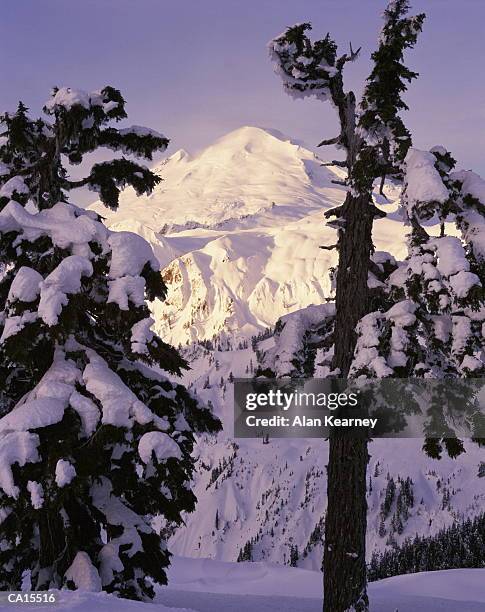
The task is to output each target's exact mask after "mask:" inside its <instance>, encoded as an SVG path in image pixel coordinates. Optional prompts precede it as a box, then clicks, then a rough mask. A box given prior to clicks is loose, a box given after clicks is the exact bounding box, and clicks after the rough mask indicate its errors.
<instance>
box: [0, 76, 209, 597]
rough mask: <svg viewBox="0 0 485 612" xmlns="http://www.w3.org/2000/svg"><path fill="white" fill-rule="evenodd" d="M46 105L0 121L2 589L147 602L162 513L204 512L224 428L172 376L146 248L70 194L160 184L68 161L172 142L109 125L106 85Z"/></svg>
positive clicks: (112, 203)
mask: <svg viewBox="0 0 485 612" xmlns="http://www.w3.org/2000/svg"><path fill="white" fill-rule="evenodd" d="M44 110H45V112H46V114H47V116H48V117H47V118H46V119H38V120H36V121H33V120H31V119H30V118H29V117H28V114H27V109H26V108H25V106H23V105H22V104H20V105H19V106H18V109H17V111H16V112H15V113H13V114H4V115H3V116H2V117H1V118H0V120H1V140H0V253H1V255H0V261H1V266H2V269H1V276H0V311H1V313H0V415H1V417H2V418H0V566H1V570H0V588H1V589H3V590H8V589H20V588H21V585H22V581H23V579H26V578H27V579H28V580H30V583H31V588H32V589H33V590H45V589H50V588H62V587H68V588H82V589H87V590H101V589H103V590H106V591H109V592H113V593H117V594H119V595H121V596H124V597H129V598H134V599H143V598H150V597H151V596H153V593H154V590H153V583H164V582H165V581H166V578H165V571H164V570H165V568H166V567H167V565H168V563H169V552H168V551H167V550H166V546H165V543H164V542H163V541H161V539H160V537H159V535H158V533H156V531H155V530H154V529H153V528H152V523H151V519H152V517H153V516H154V515H158V514H160V515H163V516H165V517H166V518H167V519H168V520H169V521H174V522H177V521H180V517H181V513H182V512H185V511H191V510H192V509H193V508H194V503H195V497H194V495H193V493H192V491H191V490H190V479H191V476H192V472H193V468H194V463H193V459H192V458H191V451H192V448H193V444H194V432H211V431H215V430H217V429H218V428H219V422H218V421H217V419H215V418H214V417H213V416H212V414H211V413H210V411H209V410H207V409H205V408H203V407H200V406H199V405H198V404H197V402H196V401H195V400H194V398H193V397H192V396H191V395H190V393H189V392H188V391H187V390H186V389H185V388H184V387H182V386H181V385H179V384H177V383H176V382H172V381H171V380H169V378H167V375H166V374H164V372H166V373H168V374H178V373H179V372H180V371H181V369H182V368H184V367H185V366H186V363H185V362H184V360H183V359H182V358H181V357H180V356H179V354H178V353H177V351H176V350H175V349H174V348H172V347H171V346H169V345H167V344H165V343H164V342H163V341H162V340H161V339H160V338H158V337H157V336H156V335H155V334H154V333H153V332H152V331H151V327H152V324H153V320H152V319H151V318H150V311H149V309H148V306H147V304H146V300H153V299H154V298H159V299H163V298H164V296H165V291H166V288H165V285H164V283H163V281H162V278H161V275H160V272H159V266H158V262H157V260H156V259H155V257H154V255H153V252H152V250H151V247H150V246H149V244H148V243H147V242H145V240H144V239H142V238H141V237H140V236H137V235H135V234H132V233H129V232H112V231H109V230H108V229H107V228H106V227H105V226H104V225H103V223H102V219H101V217H100V216H99V215H97V214H96V213H94V212H92V211H89V210H85V209H83V208H80V207H78V206H76V205H75V204H74V203H71V202H70V201H69V200H68V195H69V192H70V190H71V189H73V188H75V187H79V186H84V185H85V186H88V187H89V188H90V189H92V190H94V191H96V192H97V193H99V197H100V199H101V200H102V201H103V202H104V203H105V204H106V205H107V206H109V207H111V208H116V207H117V205H118V196H119V193H120V190H121V189H123V188H124V187H126V186H132V187H133V188H134V189H135V191H136V192H137V193H140V194H141V193H149V192H150V190H151V189H152V188H153V187H154V186H155V185H156V184H157V183H158V182H159V181H160V180H161V179H160V178H159V177H158V176H156V175H155V174H153V173H152V172H151V171H150V170H149V169H148V168H146V167H145V166H143V165H140V164H138V163H136V162H134V161H131V160H130V159H128V158H126V157H124V156H122V157H118V158H116V159H113V160H111V161H106V162H101V163H96V164H94V165H93V166H92V167H91V169H90V171H89V172H88V174H87V176H86V178H84V179H81V180H76V181H74V180H71V179H70V177H69V175H68V171H67V169H66V162H70V163H71V164H79V163H81V162H82V161H83V158H84V156H85V155H86V154H87V153H90V152H93V151H95V150H97V149H98V148H99V147H107V148H109V149H112V150H113V151H118V152H121V153H123V154H125V155H134V156H137V157H144V158H146V159H151V158H152V154H153V153H154V152H155V151H157V150H159V151H162V150H164V149H165V148H166V146H167V143H168V141H167V139H166V138H165V137H164V136H162V135H161V134H159V133H157V132H155V131H153V130H149V129H146V128H142V127H138V126H133V127H129V128H122V129H117V128H115V127H112V126H111V125H110V122H111V121H112V120H114V121H118V120H121V119H124V118H125V117H126V113H125V109H124V100H123V98H122V96H121V94H120V92H119V91H117V90H115V89H113V88H111V87H105V88H104V89H103V90H101V91H97V92H92V93H86V92H83V91H79V90H75V89H70V88H62V89H55V90H54V91H53V92H52V95H51V97H50V99H49V101H48V102H47V104H46V105H45V108H44Z"/></svg>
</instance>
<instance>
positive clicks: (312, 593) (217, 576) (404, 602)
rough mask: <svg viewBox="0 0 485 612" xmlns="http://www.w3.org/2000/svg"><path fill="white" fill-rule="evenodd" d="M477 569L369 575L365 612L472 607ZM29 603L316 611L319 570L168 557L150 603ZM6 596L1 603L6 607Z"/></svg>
mask: <svg viewBox="0 0 485 612" xmlns="http://www.w3.org/2000/svg"><path fill="white" fill-rule="evenodd" d="M484 581H485V570H473V569H466V570H449V571H441V572H424V573H422V574H409V575H406V576H397V577H395V578H389V579H387V580H382V581H380V582H375V583H371V584H370V586H369V598H370V604H371V610H372V612H392V611H394V610H399V611H401V612H406V611H408V610H413V611H414V612H479V611H480V610H483V609H484V607H485V591H484V589H483V584H484ZM21 607H22V608H24V609H29V610H33V609H35V610H52V609H56V610H66V611H69V612H85V611H87V610H89V611H90V612H91V611H92V612H101V611H102V612H115V611H116V612H214V610H220V611H221V612H320V611H321V608H322V575H321V574H320V572H312V571H308V570H300V569H295V568H283V567H278V566H275V565H271V564H269V563H237V564H235V563H221V562H217V561H211V560H208V559H203V560H202V559H201V560H194V559H184V558H176V559H174V562H173V565H172V567H171V569H170V572H169V585H168V587H162V588H157V595H156V597H155V600H154V602H153V603H141V602H135V601H130V600H128V599H118V598H116V597H113V596H112V595H106V594H103V593H86V592H82V591H75V592H72V591H61V592H59V602H58V603H57V604H56V605H55V606H54V607H53V606H52V604H50V605H42V604H34V605H28V604H26V605H22V606H21ZM10 609H12V604H1V603H0V610H10Z"/></svg>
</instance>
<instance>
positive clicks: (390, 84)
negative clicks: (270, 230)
mask: <svg viewBox="0 0 485 612" xmlns="http://www.w3.org/2000/svg"><path fill="white" fill-rule="evenodd" d="M408 11H409V3H408V2H407V0H390V1H389V2H388V5H387V8H386V10H385V12H384V26H383V28H382V30H381V35H380V39H379V44H378V48H377V50H376V51H375V52H374V53H373V54H372V60H373V69H372V72H371V74H370V76H369V78H368V79H367V83H366V86H365V88H364V93H363V96H362V99H361V101H360V103H357V101H356V97H355V95H354V93H353V92H352V91H346V90H345V89H344V81H343V71H344V67H345V65H346V64H347V62H351V61H354V60H355V59H356V58H357V57H358V54H359V51H360V50H357V51H354V50H353V49H352V46H351V47H350V52H349V53H344V54H342V55H338V53H337V45H336V43H335V42H334V41H333V40H332V39H331V38H330V36H329V35H328V34H327V36H326V37H325V38H323V39H321V40H318V41H315V42H313V41H312V40H311V39H310V38H309V37H308V36H307V32H308V31H309V30H310V29H311V25H310V24H308V23H303V24H299V25H296V26H294V27H292V28H289V29H288V30H287V31H286V32H284V33H283V34H281V35H280V36H278V37H277V38H275V39H274V40H273V41H271V42H270V44H269V51H270V56H271V58H272V60H273V61H274V64H275V70H276V72H277V73H278V74H279V75H280V76H281V77H282V80H283V86H284V89H285V90H286V91H287V93H289V94H290V95H292V96H293V97H296V98H305V97H309V96H315V97H316V98H317V99H319V100H322V101H327V100H328V101H330V102H331V103H332V104H333V106H334V107H335V108H336V110H337V113H338V119H339V125H340V130H339V133H338V134H337V135H336V136H335V137H333V138H330V139H326V140H324V141H322V142H321V143H320V145H321V146H323V145H336V146H337V148H339V149H341V150H343V152H344V154H345V159H344V160H335V161H333V162H332V163H331V165H336V166H340V167H343V168H346V169H347V171H348V176H347V180H346V183H347V184H348V186H349V190H348V192H347V197H346V199H345V202H344V203H343V204H342V205H341V206H339V207H337V208H335V209H332V210H330V211H328V212H327V213H326V216H327V218H330V219H331V221H330V222H329V225H332V226H333V227H335V228H336V229H337V231H338V242H337V245H334V246H336V248H337V250H338V254H339V263H338V269H337V273H336V300H335V312H331V311H330V309H329V307H328V306H329V305H325V309H323V308H322V312H321V319H320V321H316V320H315V317H314V316H309V315H310V314H312V315H314V314H315V312H316V311H315V308H316V307H312V308H313V309H314V310H313V311H312V312H311V313H310V310H309V309H306V310H304V311H302V312H301V313H300V314H296V315H295V316H292V315H287V320H286V321H282V323H281V324H279V325H277V326H276V346H275V347H274V348H273V349H272V350H271V352H270V354H268V355H266V356H263V359H262V364H263V368H262V369H265V371H266V372H268V371H270V372H271V371H273V372H274V373H276V374H278V375H288V374H291V375H295V373H296V374H299V375H308V363H306V364H305V362H307V361H308V359H310V360H311V358H312V357H313V356H314V353H315V348H316V347H318V346H325V347H327V350H326V353H325V360H326V362H327V363H328V374H329V375H332V376H338V377H342V378H345V377H348V376H350V377H354V376H369V377H386V376H395V377H396V376H426V375H428V376H434V377H441V376H448V375H454V376H462V375H464V376H466V375H472V374H473V375H475V376H477V375H483V353H482V352H481V351H482V349H483V327H482V318H483V316H482V314H481V313H482V312H483V310H480V308H481V304H483V288H482V287H483V280H484V279H483V261H482V260H480V257H479V250H480V245H483V242H482V241H483V234H481V233H480V232H481V230H479V229H478V228H479V227H482V226H483V202H484V201H485V200H484V199H483V198H482V196H481V195H480V194H478V193H477V192H476V185H477V183H476V179H475V178H473V180H472V179H471V175H464V174H459V175H458V176H457V175H456V174H455V175H450V170H451V168H452V162H451V158H450V156H449V155H448V154H447V153H446V151H444V150H442V149H435V150H434V151H433V152H432V153H424V154H422V153H420V152H417V151H415V150H413V149H411V148H410V147H411V136H410V133H409V131H408V130H407V128H406V127H405V125H404V123H403V121H402V118H401V117H400V115H399V113H400V111H402V110H405V109H406V108H407V106H406V104H405V102H404V101H403V99H402V94H403V93H404V92H405V91H406V89H407V84H408V83H409V82H410V81H412V79H414V78H416V76H417V74H416V73H415V72H413V71H411V70H410V69H409V68H407V67H406V66H405V65H404V63H403V57H404V52H405V51H406V49H408V48H412V47H413V46H414V45H415V43H416V41H417V36H418V34H419V32H420V31H421V29H422V25H423V21H424V15H422V14H421V15H417V16H409V15H408ZM425 160H428V161H427V162H426V161H425ZM423 162H424V164H425V166H426V165H427V170H426V169H425V174H424V176H421V177H420V176H419V170H418V173H417V175H418V178H417V179H416V180H413V179H412V178H411V175H412V173H413V167H414V165H415V164H416V168H419V167H420V166H421V165H422V164H423ZM404 173H405V174H406V179H405V180H406V189H405V200H404V201H405V207H406V221H408V222H409V223H411V226H412V228H413V229H412V233H411V236H410V243H409V247H410V255H409V257H408V259H407V261H406V262H405V263H403V264H397V262H396V261H395V260H394V259H393V258H392V257H391V256H390V255H389V254H383V253H374V247H373V244H372V226H373V223H374V221H375V220H376V219H379V218H380V217H383V216H385V213H383V212H382V211H381V210H380V209H378V208H377V207H376V206H375V204H374V202H373V197H372V190H373V187H374V183H375V181H376V180H379V181H380V185H381V192H382V187H383V185H384V181H385V178H386V177H389V176H390V177H392V178H393V180H402V179H403V177H404ZM427 173H431V174H432V175H433V176H434V179H435V183H434V184H433V186H434V187H435V188H436V191H435V192H430V193H428V194H426V193H424V194H421V195H420V197H416V195H413V193H414V194H415V190H416V191H419V189H420V185H422V184H423V178H427ZM473 176H475V175H473ZM469 183H473V185H474V189H475V191H473V193H470V189H471V188H470V187H466V186H464V185H467V184H469ZM424 185H428V187H429V184H427V183H426V181H424ZM449 214H452V215H454V220H455V223H456V226H457V227H458V229H459V230H460V231H461V234H462V240H460V239H459V238H457V237H456V236H448V235H447V234H446V231H445V229H444V228H445V226H444V219H445V218H446V217H447V215H449ZM433 215H437V216H438V217H439V218H440V220H441V221H442V222H443V223H442V233H441V236H439V237H434V238H433V237H431V236H428V234H427V232H426V231H425V230H424V228H423V226H422V223H421V220H423V219H426V218H429V216H433ZM480 236H481V237H480ZM325 248H333V247H325ZM447 262H450V263H451V262H453V263H451V267H448V265H447ZM423 266H424V268H423ZM480 270H482V271H481V272H480ZM369 281H370V282H369ZM295 317H298V318H295ZM305 320H307V322H308V326H307V327H305V325H304V322H305ZM295 324H296V325H297V328H296V329H295ZM288 325H292V326H293V327H292V333H290V335H291V346H290V347H288V346H284V342H285V336H286V335H287V334H286V332H285V327H287V326H288ZM329 325H332V326H333V329H332V333H331V338H332V346H331V347H330V348H328V344H329V338H330V334H329ZM320 332H321V334H320V340H319V333H320ZM413 334H421V338H422V342H423V343H424V345H425V347H426V348H425V350H424V351H423V350H422V347H421V342H416V335H414V336H413ZM298 341H299V342H298ZM319 343H320V344H319ZM282 357H284V359H283V360H282ZM302 358H303V361H302ZM325 360H324V361H325ZM445 444H446V445H447V450H448V451H449V452H450V453H451V454H452V455H456V454H457V453H458V452H459V451H460V445H459V443H458V442H456V440H453V441H449V440H448V441H447V442H446V443H445ZM426 450H427V451H428V452H429V453H430V454H431V455H433V456H438V455H439V452H440V442H439V441H436V440H435V441H432V440H429V441H428V443H427V445H426ZM367 462H368V451H367V441H365V440H360V439H351V438H348V437H347V438H343V437H340V436H339V435H338V434H337V433H332V435H331V436H330V451H329V464H328V511H327V515H326V524H325V548H324V598H325V606H324V608H325V610H327V609H328V610H332V612H344V611H347V610H355V611H357V612H362V611H365V610H367V609H368V598H367V593H366V564H365V532H366V511H367V506H366V497H365V492H366V466H367Z"/></svg>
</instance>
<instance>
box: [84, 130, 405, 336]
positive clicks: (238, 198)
mask: <svg viewBox="0 0 485 612" xmlns="http://www.w3.org/2000/svg"><path fill="white" fill-rule="evenodd" d="M322 163H323V162H322V160H321V159H320V158H319V157H318V156H317V155H316V154H315V153H313V152H312V151H310V150H309V149H307V148H305V147H304V146H303V145H302V144H301V143H299V142H297V141H294V140H292V139H290V138H288V137H286V136H284V135H283V134H281V133H280V132H278V131H276V130H268V129H262V128H257V127H242V128H240V129H237V130H235V131H233V132H230V133H229V134H227V135H225V136H223V137H222V138H220V139H218V140H217V141H216V142H215V143H214V144H212V145H211V146H209V147H207V148H206V149H204V150H203V151H201V152H200V153H199V154H198V155H196V156H193V157H192V156H190V155H189V154H188V153H187V152H186V151H182V150H181V151H177V152H176V153H174V154H173V155H172V156H171V157H169V158H167V159H166V160H164V161H163V162H162V163H160V164H158V165H157V166H156V167H155V171H156V172H157V173H158V174H159V175H160V176H161V177H162V178H163V182H162V183H161V184H159V185H158V186H157V187H156V188H155V189H154V191H153V193H152V194H151V195H150V196H142V197H139V198H137V197H136V196H135V193H134V192H133V190H131V189H128V190H126V191H125V192H124V193H123V194H122V195H121V198H120V202H121V203H120V207H119V210H118V211H117V212H115V213H113V212H111V211H106V209H104V208H102V209H101V208H100V206H99V204H95V205H93V208H95V209H96V210H98V211H99V212H101V213H102V214H103V216H105V217H107V223H108V225H109V226H110V228H111V229H116V230H130V231H135V232H137V233H139V234H141V235H142V236H143V237H144V238H145V239H147V240H149V241H150V242H151V244H152V246H153V248H154V250H155V253H156V254H157V256H158V258H159V260H160V265H161V268H162V269H163V274H164V277H165V279H166V281H167V284H168V286H169V297H168V300H167V301H166V302H164V303H163V304H162V303H158V302H156V303H154V304H153V311H154V315H155V320H156V324H155V325H156V328H157V332H158V333H160V334H161V335H162V337H164V338H167V339H170V341H172V342H175V343H179V342H181V343H186V342H187V341H189V342H191V341H195V340H201V339H207V338H212V337H213V336H214V335H218V334H221V333H227V334H229V335H234V336H238V337H241V336H245V337H247V336H249V335H251V334H254V333H257V332H259V331H261V330H263V329H264V328H266V327H268V326H271V325H273V324H274V323H275V322H276V320H277V319H278V317H280V316H282V315H284V314H286V313H288V312H292V311H293V310H296V309H298V308H303V307H306V306H308V305H310V304H312V303H322V302H324V301H325V300H326V299H328V298H330V297H331V293H332V289H331V283H330V278H329V270H330V268H331V267H332V266H334V265H335V263H336V257H335V251H326V250H322V249H320V248H319V247H320V245H325V244H326V245H328V244H333V243H335V242H336V236H335V230H333V229H330V228H328V227H326V226H325V220H324V217H323V212H324V210H325V209H327V208H330V207H333V206H337V205H339V204H340V203H341V202H342V201H343V199H344V197H345V188H344V187H342V186H341V185H339V184H336V183H335V182H333V181H339V180H342V179H343V178H344V177H345V173H344V172H343V171H342V170H341V169H340V168H333V167H326V166H323V165H322ZM389 193H390V197H391V199H396V198H397V197H398V195H399V194H398V193H394V194H393V193H392V192H389ZM386 206H387V208H391V209H392V208H393V206H392V204H387V205H386ZM394 208H395V207H394ZM381 229H382V231H381ZM396 232H398V233H400V236H401V237H400V238H398V236H397V234H396ZM401 233H402V229H401V224H396V223H395V222H392V221H389V220H383V221H381V222H380V229H379V230H378V232H377V234H376V239H377V246H378V248H380V249H385V250H392V249H393V245H394V247H395V245H396V244H399V245H402V235H401ZM394 251H396V249H395V248H394Z"/></svg>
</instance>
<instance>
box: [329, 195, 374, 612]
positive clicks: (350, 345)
mask: <svg viewBox="0 0 485 612" xmlns="http://www.w3.org/2000/svg"><path fill="white" fill-rule="evenodd" d="M373 217H374V211H373V206H372V203H371V200H370V197H369V196H367V195H361V196H353V195H352V194H351V193H348V194H347V198H346V200H345V202H344V204H343V206H342V208H341V209H340V211H339V218H340V219H342V220H343V224H344V230H343V231H341V232H340V236H339V242H338V248H339V264H338V271H337V288H336V289H337V290H336V310H337V312H336V322H335V355H334V360H333V367H334V368H339V370H340V377H342V378H345V377H347V376H348V373H349V368H350V364H351V362H352V357H353V352H354V348H355V343H356V332H355V327H356V325H357V323H358V321H359V319H361V318H362V316H364V315H365V314H366V313H367V312H368V308H369V300H368V288H367V274H368V268H369V259H370V255H371V253H372V249H373V246H372V223H373ZM368 461H369V455H368V451H367V440H366V439H357V438H349V437H343V436H342V434H338V433H335V434H332V435H331V436H330V449H329V461H328V488H327V495H328V506H327V515H326V520H325V548H324V558H323V571H324V606H323V609H324V612H345V611H346V610H355V611H356V612H365V611H367V610H368V598H367V578H366V563H365V536H366V529H367V500H366V471H367V464H368Z"/></svg>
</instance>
